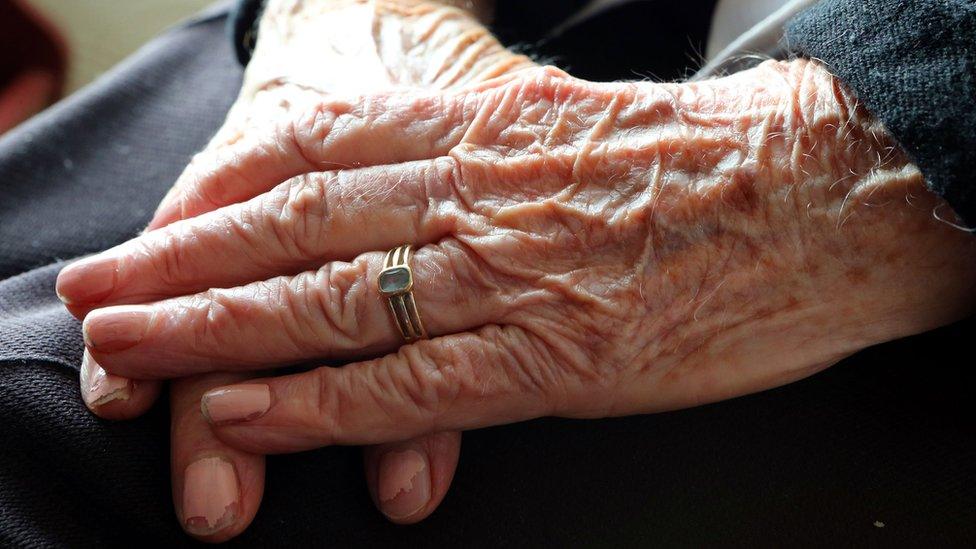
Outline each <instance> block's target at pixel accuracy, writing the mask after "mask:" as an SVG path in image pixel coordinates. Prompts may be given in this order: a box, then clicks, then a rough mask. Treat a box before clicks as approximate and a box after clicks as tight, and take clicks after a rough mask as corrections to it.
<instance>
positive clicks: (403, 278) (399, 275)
mask: <svg viewBox="0 0 976 549" xmlns="http://www.w3.org/2000/svg"><path fill="white" fill-rule="evenodd" d="M411 278H412V277H411V275H410V269H408V268H407V267H390V268H387V269H384V270H383V271H382V272H380V277H379V283H380V291H381V292H383V293H384V294H386V295H397V294H403V293H406V292H408V291H409V290H410V286H411Z"/></svg>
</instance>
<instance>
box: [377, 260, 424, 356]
mask: <svg viewBox="0 0 976 549" xmlns="http://www.w3.org/2000/svg"><path fill="white" fill-rule="evenodd" d="M378 282H379V289H380V293H381V294H383V296H385V297H386V298H387V301H389V303H390V312H392V313H393V320H394V321H395V322H396V325H397V328H399V329H400V334H401V335H402V336H403V339H404V340H406V342H407V343H410V342H413V341H417V340H418V339H426V338H427V331H426V330H424V323H423V321H422V320H420V311H418V310H417V302H416V300H414V298H413V271H411V270H410V245H409V244H408V245H404V246H398V247H396V248H393V249H392V250H390V251H389V252H387V254H386V260H385V261H384V262H383V270H382V271H380V275H379V278H378Z"/></svg>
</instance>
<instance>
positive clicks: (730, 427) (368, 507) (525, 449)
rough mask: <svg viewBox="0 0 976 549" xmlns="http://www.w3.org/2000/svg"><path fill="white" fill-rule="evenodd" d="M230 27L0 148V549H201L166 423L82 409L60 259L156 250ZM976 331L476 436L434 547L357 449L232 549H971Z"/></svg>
mask: <svg viewBox="0 0 976 549" xmlns="http://www.w3.org/2000/svg"><path fill="white" fill-rule="evenodd" d="M647 5H648V8H649V9H652V8H653V6H652V5H651V4H649V3H648V4H647ZM662 5H663V0H662ZM652 15H653V14H652V13H649V14H647V19H648V20H651V18H652ZM606 16H607V17H612V16H611V15H606ZM633 16H634V14H633V13H630V14H628V17H633ZM224 24H225V15H224V12H221V13H219V14H218V15H216V16H213V17H208V18H204V19H203V20H200V21H197V22H195V23H193V24H191V25H188V26H186V27H184V28H182V29H178V30H175V31H173V32H171V33H170V34H168V35H167V36H165V37H163V38H162V39H160V40H158V41H156V42H154V43H153V44H152V45H150V46H149V47H148V48H147V49H145V50H143V51H142V52H141V53H140V54H139V55H138V56H137V57H136V58H135V59H133V60H131V61H129V62H127V63H126V65H125V67H123V68H122V69H120V70H119V71H116V72H115V73H114V74H112V75H110V76H109V77H107V78H105V79H103V80H102V81H100V82H99V83H98V84H96V85H95V86H93V87H91V88H89V89H87V90H85V91H83V92H82V93H80V94H79V95H76V96H73V97H72V98H70V99H69V100H67V101H66V102H65V103H63V104H61V105H59V106H57V107H56V108H55V109H53V110H52V111H49V112H48V113H46V114H45V115H43V116H42V117H41V118H39V119H36V120H34V121H32V122H31V123H29V125H27V126H25V127H22V128H20V129H19V130H17V131H15V132H13V133H11V134H9V135H7V136H5V137H4V138H2V139H0V273H2V274H0V278H2V280H0V546H10V547H62V546H71V547H87V546H98V547H132V546H141V545H149V546H166V547H181V546H188V545H193V543H192V542H191V541H190V539H189V538H187V537H186V536H185V535H183V533H182V531H181V530H180V528H179V525H178V524H177V522H176V519H175V517H174V514H173V509H172V503H171V499H170V486H169V469H168V441H167V437H168V427H169V426H168V413H167V408H166V406H165V404H160V405H158V406H156V408H154V410H153V411H152V412H151V413H150V414H149V415H148V416H147V417H144V418H141V419H139V420H136V421H132V422H121V423H112V422H106V421H102V420H99V419H97V418H95V417H93V416H91V415H90V414H89V413H88V412H87V411H86V410H85V408H84V405H83V404H82V402H81V399H80V397H79V395H78V384H77V375H78V373H77V364H78V361H79V357H80V352H81V347H82V344H81V337H80V334H79V333H78V325H77V323H76V322H75V321H74V320H72V319H71V318H70V317H69V316H68V315H67V313H65V312H64V311H63V310H62V308H61V306H60V305H59V304H58V302H57V299H56V297H55V295H54V291H53V288H54V279H55V276H56V273H57V271H58V269H59V268H60V266H61V265H62V263H61V262H60V261H61V260H62V259H63V258H70V257H76V256H79V255H82V254H86V253H89V252H93V251H96V250H99V249H102V248H105V247H108V246H110V245H112V244H115V243H118V242H121V241H123V240H125V239H126V238H129V237H131V236H132V235H134V234H136V233H137V232H138V230H139V229H140V228H141V227H142V226H143V225H144V224H145V223H146V222H147V220H148V218H149V216H150V215H151V212H152V210H153V208H154V206H155V204H156V203H157V202H158V201H159V199H160V198H161V197H162V196H163V194H164V193H165V191H166V190H167V189H168V188H169V186H170V185H171V184H172V182H173V180H174V178H175V177H176V175H177V174H178V173H179V172H180V170H181V169H182V167H183V166H184V165H185V163H186V162H187V161H188V160H189V157H190V155H191V154H192V153H193V152H194V151H197V150H199V149H200V148H201V147H202V146H203V145H204V144H205V142H206V140H207V138H208V136H209V135H211V134H212V132H214V131H215V129H216V128H217V127H218V126H219V124H220V119H221V118H222V116H223V114H224V112H226V109H227V108H228V107H229V105H230V104H231V102H232V101H233V99H234V97H235V95H236V92H237V88H238V86H239V82H240V69H239V67H238V66H237V63H236V61H235V58H234V53H233V51H232V47H231V45H230V43H229V41H227V40H226V38H225V35H224V32H223V30H222V26H223V25H224ZM621 24H623V22H621ZM581 28H585V27H581ZM654 32H655V29H653V28H649V29H648V33H651V34H653V33H654ZM588 38H589V37H588V35H586V34H585V33H581V34H578V35H577V38H576V40H578V41H586V40H588ZM699 38H700V37H697V38H693V39H694V40H697V39H699ZM594 47H599V48H601V51H603V52H604V53H605V56H606V57H607V58H610V57H613V56H615V55H623V52H620V51H616V50H615V49H614V44H613V43H612V42H606V43H599V44H594ZM669 63H670V61H669ZM581 69H586V68H585V67H581ZM591 70H598V69H591ZM645 70H655V69H654V67H651V66H647V68H646V69H645ZM620 77H621V78H626V77H628V75H627V74H621V75H620ZM973 329H974V323H972V322H970V323H968V324H962V325H958V326H954V327H951V328H947V329H944V330H940V331H938V332H935V333H931V334H927V335H923V336H919V337H915V338H911V339H907V340H904V341H900V342H895V343H892V344H889V345H884V346H881V347H878V348H875V349H871V350H868V351H866V352H864V353H861V354H860V355H858V356H857V357H854V358H852V359H849V360H846V361H844V362H843V363H841V364H840V365H838V366H836V367H834V368H832V369H831V370H829V371H827V372H826V373H824V374H821V375H818V376H816V377H815V378H813V379H810V380H807V381H804V382H800V383H796V384H793V385H791V386H788V387H784V388H781V389H777V390H774V391H768V392H766V393H763V394H759V395H755V396H751V397H747V398H740V399H736V400H733V401H730V402H725V403H721V404H717V405H712V406H706V407H702V408H697V409H693V410H686V411H681V412H675V413H669V414H659V415H654V416H642V417H632V418H624V419H613V420H602V421H569V420H553V419H546V420H539V421H533V422H528V423H523V424H518V425H511V426H505V427H498V428H493V429H484V430H480V431H475V432H471V433H467V434H466V435H465V442H464V449H463V450H462V455H461V464H460V467H459V469H458V472H457V477H456V479H455V483H454V486H453V488H452V490H451V492H450V494H449V495H448V497H447V499H446V500H445V502H444V504H443V506H442V508H441V509H440V510H438V511H437V512H436V513H435V514H434V515H433V516H432V517H431V518H430V519H429V520H428V521H426V522H424V523H423V524H421V525H418V526H414V527H407V528H404V527H398V526H394V525H391V524H389V523H387V522H386V521H385V520H384V519H383V518H382V517H381V516H380V515H379V513H377V512H376V511H375V510H374V509H373V506H372V503H371V502H370V500H369V497H368V495H367V493H366V489H365V484H364V480H363V471H362V465H361V461H360V460H361V456H360V452H359V450H358V449H356V448H326V449H322V450H318V451H314V452H306V453H303V454H297V455H290V456H273V457H271V458H269V464H268V475H267V492H266V495H265V499H264V503H263V505H262V508H261V511H260V512H259V513H258V516H257V518H256V520H255V522H254V524H253V525H252V526H251V528H250V529H248V530H247V532H245V533H244V534H243V535H242V536H241V537H240V538H238V539H237V540H235V541H234V542H232V543H231V544H230V545H231V546H240V547H268V546H309V545H312V546H326V547H330V546H337V547H390V546H405V547H413V546H430V547H443V546H449V547H455V546H462V547H484V546H514V547H525V546H533V547H534V546H547V547H565V546H574V547H575V546H597V547H606V546H657V545H663V546H675V545H677V546H701V545H718V544H721V545H761V546H795V545H802V546H807V545H821V546H823V545H844V546H848V545H864V544H872V545H881V544H885V545H898V546H906V545H907V546H933V545H934V546H971V545H973V543H976V426H974V424H973V423H972V422H971V421H968V415H967V412H969V411H970V409H971V405H970V403H971V401H972V396H971V395H972V393H973V390H974V381H976V379H974V378H976V371H974V370H973V369H972V368H971V367H968V366H970V364H971V358H966V357H970V356H971V354H967V353H966V352H965V351H966V350H967V347H966V341H967V340H966V338H967V337H968V334H972V333H973ZM162 402H163V403H164V402H165V396H164V398H163V401H162Z"/></svg>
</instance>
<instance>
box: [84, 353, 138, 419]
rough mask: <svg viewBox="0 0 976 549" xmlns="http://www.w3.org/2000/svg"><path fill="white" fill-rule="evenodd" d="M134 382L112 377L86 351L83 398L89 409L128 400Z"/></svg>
mask: <svg viewBox="0 0 976 549" xmlns="http://www.w3.org/2000/svg"><path fill="white" fill-rule="evenodd" d="M131 395H132V381H130V380H129V379H127V378H124V377H121V376H116V375H112V374H110V373H108V372H106V371H105V369H104V368H102V367H101V366H99V365H98V363H97V362H95V359H93V358H92V357H91V355H89V354H88V351H85V354H84V356H82V358H81V398H82V399H84V401H85V404H87V405H88V407H89V408H97V407H99V406H104V405H105V404H108V403H109V402H112V401H115V400H128V399H129V397H130V396H131Z"/></svg>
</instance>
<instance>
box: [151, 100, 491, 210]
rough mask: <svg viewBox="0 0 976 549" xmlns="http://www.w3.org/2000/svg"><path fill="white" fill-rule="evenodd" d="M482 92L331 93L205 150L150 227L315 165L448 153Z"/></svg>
mask: <svg viewBox="0 0 976 549" xmlns="http://www.w3.org/2000/svg"><path fill="white" fill-rule="evenodd" d="M475 97H477V95H475V94H470V93H468V94H465V93H455V94H445V93H419V92H414V93H411V94H403V93H400V94H393V93H391V94H387V95H373V96H368V97H362V98H355V99H353V100H342V99H330V100H327V101H323V102H322V103H320V104H318V105H316V106H315V107H314V108H311V109H309V110H308V111H307V112H305V113H303V114H302V115H300V116H298V117H297V118H296V119H294V120H290V121H288V122H286V123H283V124H280V125H278V126H277V127H274V128H271V129H270V130H263V129H255V130H251V131H250V132H246V133H245V137H243V138H242V139H240V140H239V141H237V142H235V143H233V144H231V145H228V146H224V147H217V148H215V149H213V150H210V151H206V152H203V153H201V154H199V155H198V156H197V157H196V158H194V160H193V162H192V163H191V164H190V166H189V167H188V168H187V170H186V171H185V172H184V174H183V175H182V176H181V177H180V179H179V180H178V181H177V183H176V185H175V189H174V191H173V192H171V193H170V194H169V195H168V196H167V198H166V199H165V200H164V201H163V203H162V204H161V205H160V208H159V210H158V211H157V213H156V215H155V217H154V218H153V220H152V222H151V224H150V228H151V229H154V228H158V227H161V226H164V225H167V224H169V223H172V222H173V221H176V220H179V219H186V218H188V217H193V216H195V215H198V214H200V213H202V212H207V211H210V210H213V209H216V208H219V207H222V206H226V205H228V204H234V203H236V202H241V201H244V200H247V199H249V198H252V197H254V196H257V195H259V194H261V193H263V192H266V191H268V190H270V189H271V188H273V187H275V186H276V185H278V184H279V183H282V182H283V181H285V180H286V179H289V178H291V177H294V176H296V175H299V174H302V173H308V172H316V171H325V170H334V169H342V168H349V167H364V166H377V165H383V164H397V163H401V162H408V161H412V160H424V159H431V158H436V157H438V156H443V155H444V154H446V153H447V151H448V150H450V148H451V147H453V146H454V145H456V144H457V143H459V142H460V141H461V139H462V137H463V136H464V134H465V131H466V129H467V127H468V125H469V124H470V123H471V121H472V118H473V116H472V113H473V112H474V111H476V110H477V105H473V104H466V101H467V100H468V99H471V98H475Z"/></svg>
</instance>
